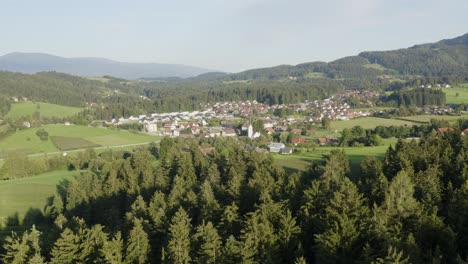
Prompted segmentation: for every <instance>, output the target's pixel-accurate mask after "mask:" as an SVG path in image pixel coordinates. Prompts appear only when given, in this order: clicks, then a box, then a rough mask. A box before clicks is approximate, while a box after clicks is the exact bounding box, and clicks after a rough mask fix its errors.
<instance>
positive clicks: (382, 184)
mask: <svg viewBox="0 0 468 264" xmlns="http://www.w3.org/2000/svg"><path fill="white" fill-rule="evenodd" d="M387 188H388V180H387V178H386V177H385V175H384V174H383V172H382V162H381V161H380V160H378V159H376V158H375V157H366V158H365V159H364V160H363V161H362V162H361V175H360V178H359V189H360V191H361V192H362V193H363V194H364V195H365V196H366V197H367V198H368V199H369V204H370V205H372V204H374V203H376V204H377V205H380V204H382V202H383V201H384V199H385V192H386V191H387Z"/></svg>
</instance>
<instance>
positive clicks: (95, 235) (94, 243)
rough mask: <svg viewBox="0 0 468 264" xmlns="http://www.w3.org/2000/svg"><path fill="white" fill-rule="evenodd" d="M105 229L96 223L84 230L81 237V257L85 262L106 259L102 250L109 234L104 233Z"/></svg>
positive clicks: (98, 261) (99, 261)
mask: <svg viewBox="0 0 468 264" xmlns="http://www.w3.org/2000/svg"><path fill="white" fill-rule="evenodd" d="M103 229H104V227H103V226H101V225H94V226H93V227H91V228H89V229H88V228H86V229H85V230H84V233H83V235H82V236H81V239H80V240H81V241H80V255H81V256H80V259H81V260H83V261H84V262H85V263H101V262H103V261H104V260H103V257H102V255H101V252H102V249H103V247H104V244H105V243H106V242H107V234H106V233H104V231H103Z"/></svg>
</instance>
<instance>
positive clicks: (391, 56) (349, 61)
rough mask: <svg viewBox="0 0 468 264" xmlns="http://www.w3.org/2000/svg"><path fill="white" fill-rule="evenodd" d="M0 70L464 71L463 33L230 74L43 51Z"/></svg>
mask: <svg viewBox="0 0 468 264" xmlns="http://www.w3.org/2000/svg"><path fill="white" fill-rule="evenodd" d="M343 45H345V44H343ZM0 70H7V71H16V72H22V73H36V72H41V71H57V72H63V73H68V74H72V75H78V76H84V77H88V76H104V75H109V76H113V77H118V78H124V79H130V80H132V79H139V78H148V79H151V78H167V77H179V78H189V77H196V76H197V78H196V79H198V80H220V79H223V80H276V79H284V78H299V79H300V78H308V79H317V78H327V79H335V80H336V79H356V78H358V79H362V78H372V79H375V78H377V77H381V76H389V75H393V76H396V75H399V76H437V77H441V76H460V77H468V34H465V35H463V36H459V37H456V38H453V39H446V40H441V41H439V42H436V43H428V44H421V45H415V46H412V47H410V48H406V49H398V50H391V51H370V52H361V53H360V54H358V55H356V56H350V57H345V58H341V59H338V60H335V61H332V62H309V63H302V64H298V65H295V66H292V65H279V66H275V67H270V68H259V69H252V70H247V71H243V72H240V73H232V74H226V73H221V72H214V71H213V70H208V69H203V68H198V67H193V66H187V65H179V64H159V63H126V62H117V61H112V60H108V59H102V58H64V57H59V56H54V55H49V54H42V53H10V54H7V55H4V56H2V57H0ZM175 80H177V79H175Z"/></svg>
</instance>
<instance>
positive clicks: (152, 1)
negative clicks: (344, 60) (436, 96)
mask: <svg viewBox="0 0 468 264" xmlns="http://www.w3.org/2000/svg"><path fill="white" fill-rule="evenodd" d="M0 6H1V8H0V55H3V54H7V53H10V52H41V53H50V54H54V55H58V56H63V57H101V58H108V59H113V60H118V61H125V62H157V63H174V64H186V65H193V66H199V67H203V68H208V69H213V70H219V71H225V72H239V71H243V70H247V69H252V68H260V67H270V66H275V65H280V64H292V65H295V64H298V63H304V62H311V61H332V60H335V59H338V58H341V57H345V56H351V55H357V54H358V53H359V52H362V51H370V50H391V49H398V48H405V47H410V46H412V45H415V44H421V43H427V42H435V41H438V40H441V39H447V38H453V37H456V36H460V35H463V34H465V33H468V26H467V25H468V16H467V15H466V11H468V1H467V0H438V1H436V0H321V1H317V0H230V1H226V0H165V1H160V0H127V1H123V0H80V1H63V0H41V1H37V0H28V1H27V0H0Z"/></svg>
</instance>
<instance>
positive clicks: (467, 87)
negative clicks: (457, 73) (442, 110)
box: [442, 83, 468, 104]
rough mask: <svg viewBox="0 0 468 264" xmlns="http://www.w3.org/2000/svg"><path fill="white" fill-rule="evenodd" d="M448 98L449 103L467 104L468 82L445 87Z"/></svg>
mask: <svg viewBox="0 0 468 264" xmlns="http://www.w3.org/2000/svg"><path fill="white" fill-rule="evenodd" d="M442 91H444V93H445V97H446V98H447V100H446V102H447V104H466V103H468V83H465V84H462V85H459V86H456V87H453V88H443V89H442Z"/></svg>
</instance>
